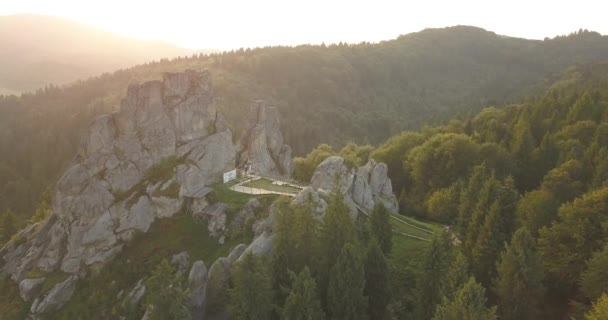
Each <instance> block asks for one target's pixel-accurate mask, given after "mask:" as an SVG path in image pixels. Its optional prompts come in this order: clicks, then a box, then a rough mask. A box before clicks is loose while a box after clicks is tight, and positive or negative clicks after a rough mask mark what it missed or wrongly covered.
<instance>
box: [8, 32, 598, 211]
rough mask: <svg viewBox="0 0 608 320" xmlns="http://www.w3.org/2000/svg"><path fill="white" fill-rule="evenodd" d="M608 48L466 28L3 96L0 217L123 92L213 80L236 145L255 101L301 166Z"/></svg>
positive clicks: (589, 41)
mask: <svg viewBox="0 0 608 320" xmlns="http://www.w3.org/2000/svg"><path fill="white" fill-rule="evenodd" d="M606 56H608V40H607V39H606V37H605V36H600V35H599V34H597V33H591V32H587V33H584V32H581V33H577V34H572V35H570V36H567V37H560V38H556V39H553V40H546V41H533V40H524V39H515V38H508V37H502V36H498V35H496V34H494V33H491V32H487V31H485V30H482V29H478V28H473V27H453V28H446V29H429V30H425V31H422V32H418V33H413V34H408V35H404V36H401V37H399V38H398V39H395V40H391V41H384V42H381V43H378V44H370V43H361V44H336V45H328V46H325V45H319V46H311V45H303V46H298V47H268V48H259V49H241V50H235V51H232V52H224V53H218V54H211V55H194V56H191V57H181V58H176V59H163V60H161V61H158V62H154V63H149V64H146V65H141V66H137V67H133V68H130V69H126V70H120V71H117V72H115V73H113V74H105V75H102V76H99V77H97V78H92V79H89V80H86V81H81V82H78V83H75V84H74V85H71V86H68V87H62V88H58V87H52V86H50V87H47V88H44V89H40V90H38V91H37V92H35V93H30V94H24V95H23V96H21V97H14V96H9V97H0V132H1V133H2V134H1V135H0V213H1V212H5V211H6V209H8V208H10V209H11V210H12V211H13V212H14V213H15V214H16V216H17V217H18V218H19V220H20V221H22V220H23V219H25V218H26V217H29V216H31V215H32V214H33V212H34V209H35V206H36V203H37V201H38V200H39V198H40V195H41V194H42V191H43V190H45V189H46V188H47V187H49V186H52V185H53V184H54V182H55V181H56V180H57V179H58V176H59V175H60V174H61V173H62V172H63V171H64V170H65V168H66V166H67V163H68V162H69V161H70V160H71V159H72V157H73V156H74V154H76V149H77V147H78V142H79V139H80V138H79V137H80V136H81V134H82V132H83V130H84V129H85V128H86V127H87V126H88V125H89V123H90V121H91V120H92V118H93V117H95V116H96V115H99V114H101V113H107V112H110V111H112V110H115V109H116V108H117V107H118V105H119V100H120V98H121V97H123V96H124V94H125V92H126V88H127V86H128V85H129V84H130V83H136V82H142V81H145V80H151V79H158V78H160V76H161V74H162V73H163V72H177V71H183V70H185V69H188V68H191V69H209V70H211V71H212V73H213V78H214V83H215V88H216V89H217V93H218V105H219V107H220V108H221V109H222V112H223V113H224V114H225V115H226V117H227V118H228V120H229V122H230V123H231V125H232V127H233V129H234V131H235V133H236V134H238V133H239V128H240V127H241V126H240V124H241V123H242V121H243V119H244V117H245V115H246V114H247V108H248V106H249V104H250V103H251V102H252V101H253V100H257V99H265V100H268V101H269V102H270V103H271V104H273V105H276V106H277V107H278V108H279V110H280V114H281V120H282V122H281V123H282V126H283V128H282V130H283V132H284V135H285V137H286V140H287V142H288V143H289V144H290V145H291V146H292V148H293V149H294V151H295V154H297V155H303V154H306V153H308V152H310V150H311V149H313V148H314V147H315V146H317V145H319V144H320V143H327V144H330V145H332V146H333V147H335V148H341V147H342V146H344V145H345V144H346V143H348V142H351V141H352V142H355V143H358V144H378V143H380V142H382V141H384V140H385V139H386V138H388V137H389V136H391V135H393V134H395V133H397V132H401V131H402V130H408V129H409V130H412V129H417V128H419V127H420V126H421V125H423V124H437V123H442V122H443V121H446V120H447V119H450V118H453V117H454V116H456V115H461V117H466V116H467V115H469V114H473V113H475V112H476V111H477V110H479V108H481V107H483V106H487V105H493V104H496V105H503V104H504V103H506V102H510V101H516V100H518V99H519V98H520V97H521V96H523V95H524V94H526V93H528V92H533V91H534V90H535V89H534V88H535V87H537V86H542V80H543V79H544V78H545V77H546V76H547V75H548V74H551V73H554V72H559V71H561V70H562V69H563V68H565V67H567V66H569V65H572V64H575V63H587V62H594V61H601V60H602V59H605V57H606Z"/></svg>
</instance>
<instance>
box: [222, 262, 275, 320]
mask: <svg viewBox="0 0 608 320" xmlns="http://www.w3.org/2000/svg"><path fill="white" fill-rule="evenodd" d="M232 281H233V284H234V288H233V289H231V290H230V313H231V315H232V319H237V320H257V319H269V318H270V316H271V313H272V310H273V304H272V302H273V300H272V281H271V279H270V274H269V272H268V267H267V266H266V262H265V261H264V260H263V259H262V258H260V257H256V256H254V255H253V254H251V253H248V254H247V255H245V257H243V260H242V261H239V263H237V264H236V266H235V268H234V272H233V273H232Z"/></svg>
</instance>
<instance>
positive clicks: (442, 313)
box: [429, 277, 496, 320]
mask: <svg viewBox="0 0 608 320" xmlns="http://www.w3.org/2000/svg"><path fill="white" fill-rule="evenodd" d="M429 319H430V318H429ZM495 319H496V310H495V308H486V296H485V289H484V288H483V287H482V286H481V285H480V284H479V283H477V282H476V281H475V278H473V277H471V278H469V280H468V281H467V283H466V284H465V285H464V286H462V288H461V289H460V290H458V292H456V294H455V297H454V299H452V300H448V299H444V301H443V303H442V304H441V305H439V306H438V307H437V310H436V311H435V316H434V317H433V320H495Z"/></svg>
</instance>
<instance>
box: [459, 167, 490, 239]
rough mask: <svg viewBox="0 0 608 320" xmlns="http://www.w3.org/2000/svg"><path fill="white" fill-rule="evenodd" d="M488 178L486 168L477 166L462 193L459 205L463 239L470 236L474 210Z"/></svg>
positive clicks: (460, 227) (460, 230)
mask: <svg viewBox="0 0 608 320" xmlns="http://www.w3.org/2000/svg"><path fill="white" fill-rule="evenodd" d="M487 178H488V172H487V169H486V166H485V165H483V164H481V165H478V166H475V167H474V168H473V171H472V173H471V175H470V176H469V181H468V182H467V184H466V188H464V190H462V191H461V192H460V201H459V205H458V221H457V225H458V233H459V234H460V237H461V238H465V237H466V235H467V234H468V228H469V222H470V221H471V218H472V216H473V210H475V206H476V204H477V203H478V201H479V200H478V199H479V192H480V191H481V189H482V188H483V187H484V183H485V181H486V179H487Z"/></svg>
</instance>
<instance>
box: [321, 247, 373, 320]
mask: <svg viewBox="0 0 608 320" xmlns="http://www.w3.org/2000/svg"><path fill="white" fill-rule="evenodd" d="M364 289H365V270H364V268H363V263H362V261H361V258H360V257H359V255H358V254H357V252H356V250H355V247H354V246H353V245H352V244H346V245H345V246H344V248H343V249H342V253H340V255H339V257H338V261H337V263H336V265H335V266H334V267H333V268H332V269H331V274H330V279H329V286H328V289H327V310H328V313H329V316H330V317H331V319H335V320H365V319H368V316H367V311H368V299H367V297H365V296H364V294H363V291H364Z"/></svg>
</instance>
